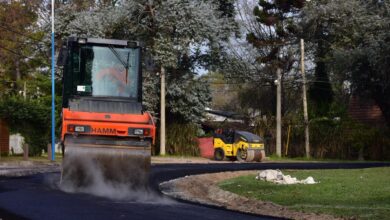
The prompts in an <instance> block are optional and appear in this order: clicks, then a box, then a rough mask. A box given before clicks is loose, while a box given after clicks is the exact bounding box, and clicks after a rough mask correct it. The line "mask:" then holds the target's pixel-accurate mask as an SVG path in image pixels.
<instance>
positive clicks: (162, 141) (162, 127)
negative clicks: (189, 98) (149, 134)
mask: <svg viewBox="0 0 390 220" xmlns="http://www.w3.org/2000/svg"><path fill="white" fill-rule="evenodd" d="M160 77H161V92H160V94H161V99H160V155H165V69H164V67H163V66H161V74H160Z"/></svg>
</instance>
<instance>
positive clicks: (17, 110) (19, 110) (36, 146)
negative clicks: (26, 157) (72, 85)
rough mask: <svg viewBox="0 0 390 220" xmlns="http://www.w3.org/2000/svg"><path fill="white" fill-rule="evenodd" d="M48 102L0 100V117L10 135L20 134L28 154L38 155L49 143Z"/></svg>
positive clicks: (17, 97)
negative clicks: (8, 128)
mask: <svg viewBox="0 0 390 220" xmlns="http://www.w3.org/2000/svg"><path fill="white" fill-rule="evenodd" d="M48 102H49V103H50V101H49V100H44V99H39V100H31V99H27V100H24V99H23V98H22V97H21V96H11V97H7V98H4V99H2V100H0V117H1V118H3V119H4V120H5V121H6V122H7V124H8V125H9V127H10V131H11V133H20V134H21V135H22V136H23V137H24V138H25V142H26V144H28V145H29V154H30V155H32V156H35V155H40V154H41V152H42V150H43V149H45V150H46V147H47V143H49V142H50V128H51V117H50V115H51V114H50V113H51V107H50V104H48Z"/></svg>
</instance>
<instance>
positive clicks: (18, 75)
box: [15, 57, 22, 81]
mask: <svg viewBox="0 0 390 220" xmlns="http://www.w3.org/2000/svg"><path fill="white" fill-rule="evenodd" d="M21 78H22V76H21V74H20V61H19V58H18V57H15V79H16V81H18V80H20V79H21Z"/></svg>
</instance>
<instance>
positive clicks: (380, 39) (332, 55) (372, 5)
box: [302, 0, 390, 125]
mask: <svg viewBox="0 0 390 220" xmlns="http://www.w3.org/2000/svg"><path fill="white" fill-rule="evenodd" d="M389 4H390V2H389V1H388V0H383V1H376V0H375V1H359V0H351V1H341V0H336V1H325V0H324V1H312V2H310V3H309V4H307V7H305V9H304V10H303V11H304V12H303V16H302V27H303V31H302V32H303V33H304V36H306V38H307V40H308V41H309V42H312V43H314V45H316V44H317V45H318V42H319V40H321V41H324V40H325V39H321V38H318V36H319V35H318V34H317V33H318V32H319V31H320V33H321V35H323V36H325V37H326V42H324V44H326V45H327V46H326V48H327V49H326V56H325V57H324V59H323V62H324V63H325V66H326V69H327V72H328V74H329V73H333V76H332V77H333V79H338V80H339V82H338V83H339V84H341V83H343V82H346V81H347V82H350V83H351V89H352V92H353V94H356V95H360V96H365V97H369V98H371V99H374V100H375V101H376V103H377V104H378V105H379V107H380V108H381V110H382V112H383V113H384V116H385V118H386V121H387V124H388V125H389V124H390V123H389V121H390V110H389V109H390V101H389V99H388V98H386V97H388V96H389V94H390V93H389V92H390V89H389V88H390V81H389V77H388V75H389V72H388V69H389V68H388V67H389V60H388V59H387V57H388V55H387V54H388V53H389V51H390V49H389V46H388V44H387V43H385V42H387V41H388V39H390V37H389V36H390V35H389V33H388V31H387V30H388V27H389V25H390V21H389V20H390V19H389ZM316 50H318V47H316ZM318 81H323V80H318ZM319 83H321V82H319ZM322 83H323V82H322ZM319 88H322V89H325V90H326V88H324V87H319Z"/></svg>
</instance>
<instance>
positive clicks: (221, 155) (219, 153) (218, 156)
mask: <svg viewBox="0 0 390 220" xmlns="http://www.w3.org/2000/svg"><path fill="white" fill-rule="evenodd" d="M214 160H217V161H222V160H225V151H223V150H222V148H216V149H215V150H214Z"/></svg>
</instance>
